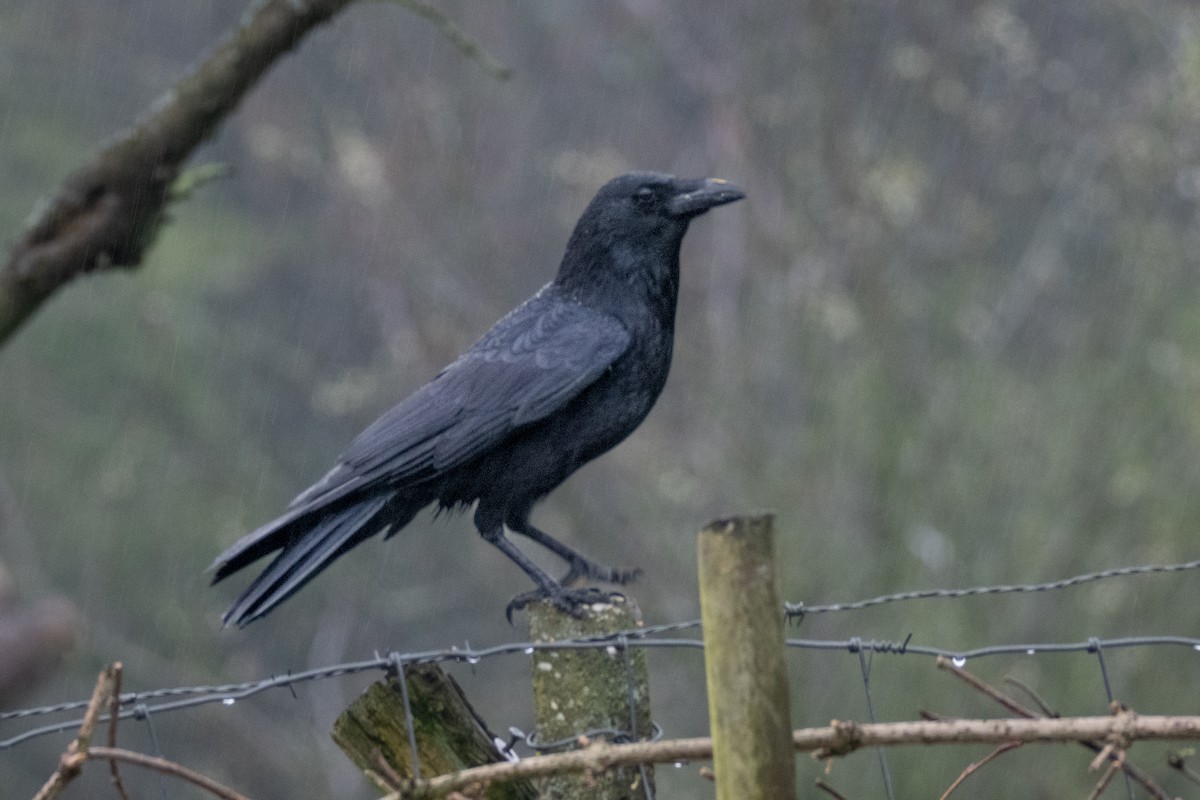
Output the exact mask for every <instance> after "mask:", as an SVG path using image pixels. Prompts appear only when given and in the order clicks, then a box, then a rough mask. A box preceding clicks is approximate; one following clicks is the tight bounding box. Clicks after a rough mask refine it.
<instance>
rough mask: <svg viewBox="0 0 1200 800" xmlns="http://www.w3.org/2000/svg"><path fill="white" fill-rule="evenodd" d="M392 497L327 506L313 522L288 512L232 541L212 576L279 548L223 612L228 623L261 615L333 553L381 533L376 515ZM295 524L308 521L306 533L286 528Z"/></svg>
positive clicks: (312, 574)
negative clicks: (244, 537)
mask: <svg viewBox="0 0 1200 800" xmlns="http://www.w3.org/2000/svg"><path fill="white" fill-rule="evenodd" d="M393 498H394V495H392V494H384V495H381V496H376V497H372V498H368V499H365V500H362V501H361V502H358V503H354V504H352V505H348V506H345V507H343V508H339V509H337V510H330V509H324V512H325V513H324V515H323V516H321V517H319V518H317V520H316V521H315V522H314V521H313V520H311V519H289V517H290V515H285V516H284V517H282V518H281V520H285V521H284V522H283V524H282V525H279V526H278V527H276V526H275V525H274V524H272V525H270V526H266V527H264V528H260V529H259V531H256V532H255V533H254V534H251V535H250V536H247V537H246V539H245V540H243V541H244V542H246V544H245V545H244V547H243V549H242V550H240V551H239V550H238V545H241V544H242V542H239V543H238V545H234V547H233V548H230V550H228V551H226V554H225V555H222V556H221V558H219V559H218V560H217V564H216V565H214V566H216V567H217V574H216V577H215V578H214V582H216V581H218V580H220V579H221V578H224V577H225V576H226V575H228V574H230V573H231V572H233V571H235V570H237V569H240V568H241V567H242V566H245V564H248V563H250V561H253V560H255V558H257V557H260V556H262V555H265V554H266V553H269V552H272V551H273V550H280V553H279V555H277V556H275V560H274V561H272V562H271V563H270V564H268V565H267V568H266V569H264V570H263V571H262V573H261V574H260V575H259V576H258V577H257V578H255V579H254V582H253V583H251V584H250V586H249V587H247V588H246V590H245V591H244V592H242V594H241V596H240V597H238V599H237V600H236V601H235V602H234V604H233V605H232V606H231V607H230V608H229V610H228V611H226V612H225V616H224V618H223V619H224V622H225V624H226V625H237V626H238V627H241V626H244V625H246V624H247V623H249V622H252V621H254V620H256V619H258V618H259V617H261V616H263V615H264V614H266V613H267V612H268V611H270V610H271V609H272V608H274V607H275V606H277V605H279V604H280V603H282V602H283V601H284V600H285V599H287V598H288V597H289V596H291V595H292V594H293V593H294V592H295V591H296V590H298V589H299V588H300V587H301V586H303V585H304V584H306V583H308V581H309V580H311V579H312V578H313V577H315V576H316V574H317V573H318V572H320V571H321V570H323V569H324V568H325V567H326V566H328V565H329V563H330V562H331V561H333V560H334V559H335V558H337V557H338V556H340V555H341V554H342V553H344V552H346V551H347V550H349V549H350V548H351V547H353V546H354V545H356V544H358V543H359V542H360V541H362V540H363V539H365V538H367V537H369V536H372V535H374V534H375V533H378V531H379V530H380V528H381V527H382V526H381V524H379V522H378V521H377V520H376V519H375V518H376V517H377V515H379V513H380V512H381V511H382V510H383V508H384V506H386V505H387V504H388V502H389V501H391V500H392V499H393ZM414 513H415V512H414ZM411 516H412V514H409V517H410V518H411ZM387 517H388V521H391V520H392V519H393V515H392V514H388V515H387ZM405 522H407V520H405ZM297 524H304V525H305V526H306V528H307V529H306V530H304V531H303V532H302V533H297V532H294V531H289V530H288V529H289V528H293V527H294V526H295V525H297ZM256 536H258V537H259V538H257V539H256V538H255V537H256ZM281 537H286V538H282V542H283V543H281ZM288 539H290V541H289V540H288ZM271 545H273V546H271ZM235 551H237V552H235ZM227 556H228V557H227ZM249 556H254V557H253V558H248V557H249Z"/></svg>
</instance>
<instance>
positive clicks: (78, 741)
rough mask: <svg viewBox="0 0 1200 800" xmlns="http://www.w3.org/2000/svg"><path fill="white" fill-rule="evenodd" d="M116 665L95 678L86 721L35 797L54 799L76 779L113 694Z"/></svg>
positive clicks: (37, 798)
mask: <svg viewBox="0 0 1200 800" xmlns="http://www.w3.org/2000/svg"><path fill="white" fill-rule="evenodd" d="M116 669H117V665H113V666H110V667H106V668H105V669H103V670H101V672H100V676H99V677H98V678H97V679H96V688H95V689H93V690H92V699H91V700H90V701H89V702H88V707H87V711H86V712H85V713H84V715H83V722H82V724H80V726H79V733H77V734H76V735H75V738H74V739H73V740H72V741H71V744H69V745H68V746H67V751H66V752H65V753H63V754H62V756H61V757H60V758H59V760H58V769H56V770H55V771H54V774H53V775H51V776H50V778H49V780H47V781H46V783H45V784H43V785H42V788H41V789H39V790H38V793H37V794H36V795H34V796H33V800H55V798H57V797H58V796H59V795H60V794H62V790H63V789H65V788H66V787H67V784H69V783H70V782H71V781H73V780H75V778H76V777H78V776H79V773H80V772H81V771H82V770H83V762H85V761H87V758H88V746H89V745H90V744H91V741H92V732H93V731H94V730H95V728H96V721H97V720H98V719H99V718H100V712H101V710H102V709H103V708H104V707H105V706H106V705H107V704H108V699H109V698H110V697H111V696H112V691H113V685H114V683H115V681H116V678H115V675H116Z"/></svg>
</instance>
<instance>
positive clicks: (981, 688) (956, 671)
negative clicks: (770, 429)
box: [937, 656, 1038, 719]
mask: <svg viewBox="0 0 1200 800" xmlns="http://www.w3.org/2000/svg"><path fill="white" fill-rule="evenodd" d="M937 668H938V669H944V670H947V671H948V672H949V673H950V674H951V675H953V676H954V677H956V678H958V679H959V680H961V681H963V682H964V683H966V684H967V685H968V686H970V687H971V688H973V689H975V690H976V691H978V692H981V693H982V694H985V695H987V696H988V697H990V698H992V699H993V700H995V701H996V702H997V703H999V704H1000V705H1002V706H1004V707H1005V708H1007V709H1008V710H1009V711H1011V712H1012V713H1014V714H1016V715H1017V716H1019V717H1026V718H1029V719H1032V718H1034V717H1036V716H1038V715H1037V714H1035V713H1033V712H1032V711H1030V710H1029V709H1028V708H1025V706H1023V705H1021V704H1020V703H1018V702H1017V701H1016V700H1013V699H1012V698H1011V697H1009V696H1008V695H1006V694H1004V693H1003V692H1000V691H998V690H997V689H995V688H994V687H992V686H991V685H990V684H988V683H986V682H985V681H982V680H980V679H979V678H977V677H975V676H974V675H973V674H971V673H970V672H967V671H966V670H965V669H963V668H962V667H956V666H954V663H953V662H952V661H951V660H950V659H948V658H946V657H945V656H938V658H937Z"/></svg>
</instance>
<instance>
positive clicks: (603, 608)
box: [529, 597, 654, 800]
mask: <svg viewBox="0 0 1200 800" xmlns="http://www.w3.org/2000/svg"><path fill="white" fill-rule="evenodd" d="M641 624H642V619H641V612H640V611H639V610H638V608H637V606H636V605H635V604H634V603H633V602H632V601H629V600H627V599H623V598H619V597H617V598H614V599H613V601H612V602H605V603H594V604H593V605H591V606H590V607H588V608H587V609H586V613H585V615H584V617H583V618H582V619H577V618H575V617H572V616H570V615H569V614H565V613H563V612H562V611H559V610H558V609H557V608H555V607H554V606H553V605H552V604H551V603H548V602H545V601H542V602H538V603H534V604H531V605H530V606H529V634H530V639H531V640H532V641H534V642H556V641H562V640H564V639H579V638H584V637H590V636H603V635H606V634H613V633H617V632H619V631H624V630H633V629H635V628H637V627H640V626H641ZM532 660H533V701H534V716H535V719H536V720H537V740H538V741H539V742H542V743H548V742H553V741H558V740H561V739H569V738H570V737H572V736H577V735H578V734H580V733H583V732H585V731H588V730H596V729H605V728H607V729H613V730H617V731H626V732H633V733H634V734H635V738H636V739H648V738H650V735H651V732H652V727H653V724H652V722H651V718H650V679H649V676H648V674H647V671H646V654H645V652H644V651H643V650H641V649H639V648H636V647H634V648H622V647H621V646H620V645H619V644H613V645H610V646H608V647H595V648H591V647H589V648H586V649H580V650H536V651H534V653H533V656H532ZM647 783H649V791H648V790H647V785H646V784H647ZM653 788H654V768H653V767H652V766H651V765H645V766H643V767H641V768H639V767H637V766H627V767H615V768H613V769H610V770H607V771H605V772H602V773H565V774H563V775H555V776H552V777H550V778H548V779H547V780H546V782H545V784H544V786H543V787H542V795H541V797H542V798H544V799H545V800H627V799H629V798H642V797H653Z"/></svg>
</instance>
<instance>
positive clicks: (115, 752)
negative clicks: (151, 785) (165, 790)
mask: <svg viewBox="0 0 1200 800" xmlns="http://www.w3.org/2000/svg"><path fill="white" fill-rule="evenodd" d="M88 754H89V756H90V757H91V758H99V759H105V760H108V761H112V762H116V761H123V762H125V763H126V764H136V765H137V766H139V767H145V768H146V769H152V770H154V771H155V772H161V773H162V774H164V775H170V776H172V777H175V778H179V779H181V780H185V781H187V782H188V783H190V784H193V785H194V786H198V787H199V788H201V789H203V790H205V791H206V792H208V793H209V794H212V795H214V796H216V797H220V798H222V800H249V799H248V798H247V797H246V796H245V795H243V794H239V793H238V792H235V791H234V790H233V789H230V788H229V787H228V786H224V785H222V784H220V783H217V782H216V781H214V780H213V779H212V778H209V777H207V776H206V775H201V774H200V773H199V772H196V771H195V770H192V769H188V768H187V767H185V766H183V765H182V764H177V763H175V762H174V761H168V760H167V759H165V758H159V757H157V756H148V755H146V754H145V753H137V752H134V751H132V750H123V749H121V748H119V747H93V748H92V749H91V750H89V751H88Z"/></svg>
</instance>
